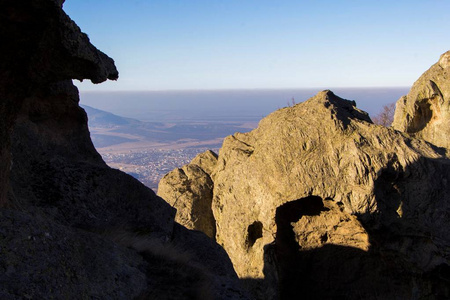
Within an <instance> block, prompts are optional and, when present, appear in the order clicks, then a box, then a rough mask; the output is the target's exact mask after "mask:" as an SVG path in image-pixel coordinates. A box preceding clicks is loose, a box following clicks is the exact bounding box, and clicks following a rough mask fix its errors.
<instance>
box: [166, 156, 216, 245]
mask: <svg viewBox="0 0 450 300" xmlns="http://www.w3.org/2000/svg"><path fill="white" fill-rule="evenodd" d="M216 164H217V155H216V154H215V153H214V152H212V151H207V152H204V153H201V154H199V155H197V156H196V157H195V158H194V159H193V160H192V162H191V163H190V164H189V165H186V166H184V167H182V168H180V169H175V170H173V171H172V172H170V173H168V174H167V175H165V176H164V177H163V178H162V179H161V181H160V183H159V185H158V195H159V196H160V197H162V198H164V199H165V200H166V201H167V202H168V203H169V204H170V205H172V206H173V207H175V208H176V209H177V214H176V217H175V220H176V221H177V222H178V223H180V224H182V225H184V226H186V227H187V228H189V229H195V230H200V231H202V232H204V233H205V234H206V235H208V236H209V237H211V238H213V239H214V238H215V234H216V224H215V220H214V216H213V213H212V210H211V202H212V195H213V182H212V179H211V172H212V170H213V169H214V167H215V166H216Z"/></svg>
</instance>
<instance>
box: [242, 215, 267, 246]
mask: <svg viewBox="0 0 450 300" xmlns="http://www.w3.org/2000/svg"><path fill="white" fill-rule="evenodd" d="M262 236H263V224H262V223H261V222H259V221H255V222H253V223H252V224H251V225H249V226H248V228H247V240H246V241H245V242H246V244H247V248H248V249H250V248H251V247H253V245H254V244H255V242H256V240H257V239H259V238H262Z"/></svg>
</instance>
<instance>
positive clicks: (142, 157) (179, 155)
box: [101, 148, 218, 192]
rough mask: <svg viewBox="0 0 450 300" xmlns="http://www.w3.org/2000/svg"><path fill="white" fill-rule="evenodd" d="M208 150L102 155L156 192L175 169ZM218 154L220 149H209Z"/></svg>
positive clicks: (174, 150) (110, 164) (114, 165)
mask: <svg viewBox="0 0 450 300" xmlns="http://www.w3.org/2000/svg"><path fill="white" fill-rule="evenodd" d="M206 150H208V149H207V148H187V149H148V150H143V151H139V152H135V151H129V152H127V153H101V154H102V157H103V159H104V160H105V162H106V163H107V164H108V165H109V166H110V167H112V168H116V169H119V170H121V171H124V172H126V173H128V174H130V175H131V176H133V177H135V178H136V179H138V180H139V181H141V182H142V183H143V184H145V185H146V186H148V187H149V188H151V189H152V190H154V191H155V192H156V191H157V189H158V183H159V181H160V180H161V178H162V177H163V176H164V175H165V174H167V173H168V172H170V171H172V170H173V169H175V168H180V167H182V166H183V165H185V164H187V163H189V162H190V161H191V160H192V159H193V158H194V157H195V156H196V155H197V154H199V153H202V152H204V151H206ZM209 150H213V151H214V152H216V153H217V151H218V149H209Z"/></svg>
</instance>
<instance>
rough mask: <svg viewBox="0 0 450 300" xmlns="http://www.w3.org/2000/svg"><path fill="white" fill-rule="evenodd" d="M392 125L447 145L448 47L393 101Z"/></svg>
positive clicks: (449, 113) (449, 129)
mask: <svg viewBox="0 0 450 300" xmlns="http://www.w3.org/2000/svg"><path fill="white" fill-rule="evenodd" d="M392 126H393V127H394V128H395V129H397V130H400V131H403V132H407V133H409V134H410V135H411V136H414V137H416V138H422V139H424V140H426V141H428V142H430V143H433V144H435V145H437V146H439V147H445V148H450V139H449V138H448V136H449V134H450V51H448V52H446V53H444V54H442V55H441V57H440V59H439V61H438V62H437V63H436V64H434V65H433V66H432V67H431V68H430V69H429V70H427V71H426V72H425V73H424V74H423V75H422V76H421V77H420V78H419V79H418V80H417V81H416V82H415V83H414V85H413V86H412V88H411V90H410V91H409V93H408V95H406V96H403V97H401V98H400V99H399V100H398V101H397V104H396V109H395V116H394V122H393V123H392Z"/></svg>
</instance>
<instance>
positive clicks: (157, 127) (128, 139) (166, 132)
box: [81, 105, 256, 148]
mask: <svg viewBox="0 0 450 300" xmlns="http://www.w3.org/2000/svg"><path fill="white" fill-rule="evenodd" d="M81 107H82V108H83V109H84V110H85V111H86V113H87V115H88V125H89V128H90V132H91V139H92V141H93V143H94V145H95V147H96V148H103V147H109V146H113V145H118V144H122V143H133V142H143V141H145V142H150V143H177V142H178V141H186V140H190V141H207V140H216V139H222V138H224V137H225V136H227V135H230V134H234V133H235V132H237V131H240V132H242V131H247V130H248V129H249V128H244V127H242V125H243V124H242V123H238V122H217V121H209V122H208V121H203V122H197V121H196V122H194V121H192V122H183V123H169V122H146V121H140V120H136V119H133V118H127V117H122V116H118V115H116V114H113V113H110V112H107V111H104V110H100V109H97V108H94V107H91V106H88V105H81ZM255 125H256V124H255ZM214 143H215V144H211V145H210V146H211V147H220V143H221V141H220V142H217V141H215V142H214Z"/></svg>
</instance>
